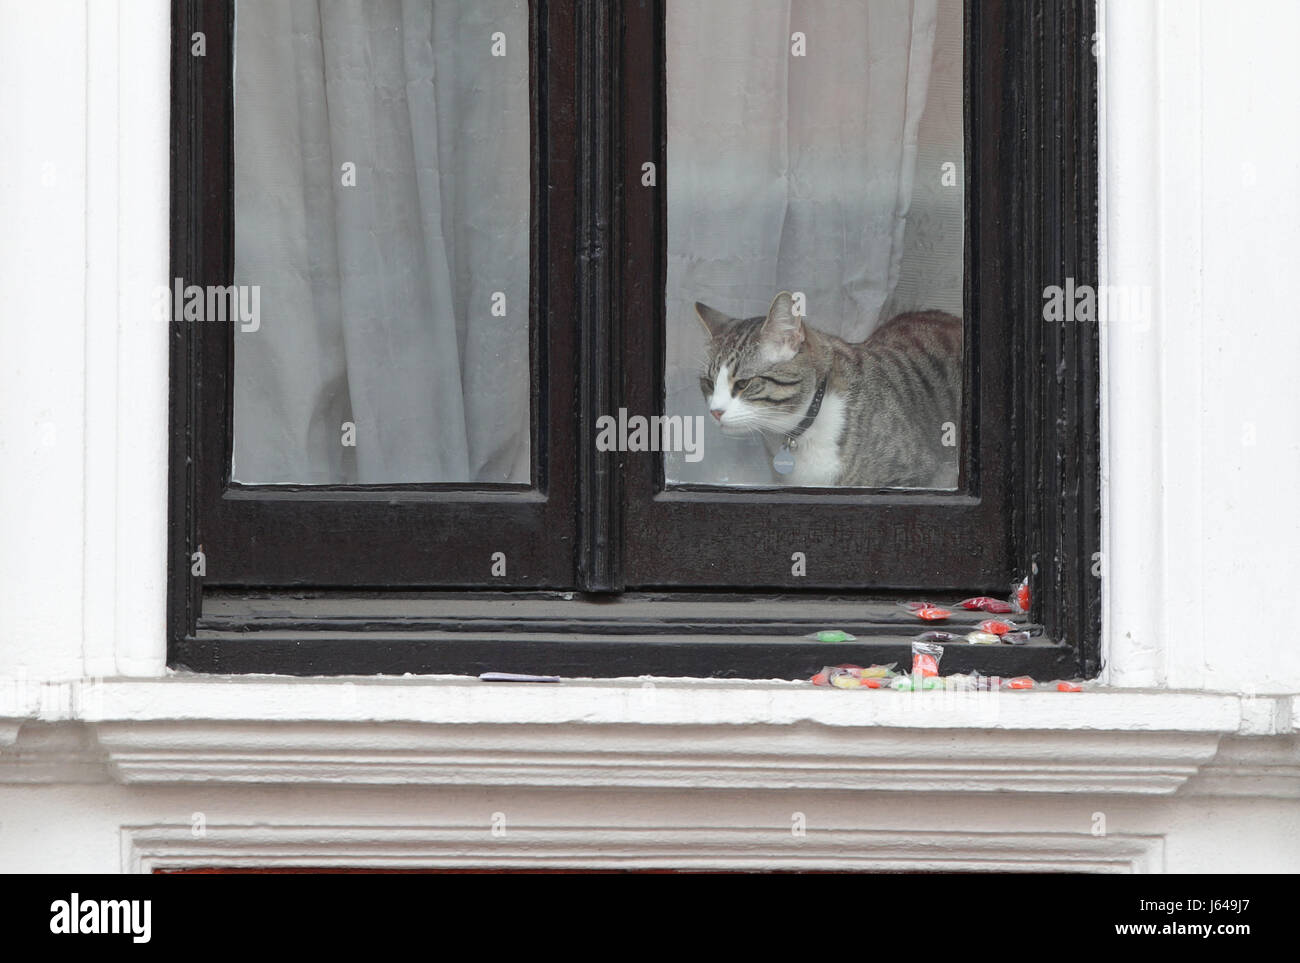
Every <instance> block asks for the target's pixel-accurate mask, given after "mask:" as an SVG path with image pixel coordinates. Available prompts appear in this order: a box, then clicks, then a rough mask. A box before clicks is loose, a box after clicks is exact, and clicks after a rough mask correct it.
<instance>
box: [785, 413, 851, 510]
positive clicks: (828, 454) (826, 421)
mask: <svg viewBox="0 0 1300 963" xmlns="http://www.w3.org/2000/svg"><path fill="white" fill-rule="evenodd" d="M843 431H844V399H843V398H841V397H840V396H839V395H837V394H829V393H828V394H827V395H826V397H824V398H823V399H822V406H821V410H819V411H818V412H817V417H816V419H814V420H813V423H812V426H811V427H810V428H809V429H808V430H807V431H805V432H804V433H803V434H802V435H800V436H799V437H798V438H796V439H795V448H794V450H793V451H792V452H791V454H793V455H794V471H792V472H790V474H788V475H786V476H784V477H783V478H781V481H782V482H783V483H784V484H787V485H797V486H801V487H802V486H807V487H816V488H820V487H826V486H830V485H834V484H835V483H836V482H837V480H838V479H839V477H840V468H841V462H840V435H841V433H842V432H843ZM775 441H776V448H777V449H778V450H779V449H780V447H781V445H782V443H784V441H785V439H784V438H778V439H775Z"/></svg>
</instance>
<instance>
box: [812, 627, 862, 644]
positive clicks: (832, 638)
mask: <svg viewBox="0 0 1300 963" xmlns="http://www.w3.org/2000/svg"><path fill="white" fill-rule="evenodd" d="M804 638H806V639H816V640H817V641H818V642H853V641H856V640H857V636H856V635H849V633H847V632H841V631H840V630H839V629H822V630H821V631H820V632H813V633H812V634H811V635H806V636H804Z"/></svg>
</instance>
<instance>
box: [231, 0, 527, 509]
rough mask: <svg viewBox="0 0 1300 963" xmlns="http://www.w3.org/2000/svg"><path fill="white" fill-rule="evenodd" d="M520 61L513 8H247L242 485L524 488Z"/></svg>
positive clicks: (238, 416) (240, 212) (240, 179)
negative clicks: (251, 299) (248, 299)
mask: <svg viewBox="0 0 1300 963" xmlns="http://www.w3.org/2000/svg"><path fill="white" fill-rule="evenodd" d="M502 42H503V43H504V51H502V49H501V46H500V44H501V43H502ZM494 45H495V47H496V50H495V51H494V49H493V48H494ZM498 52H503V53H504V56H495V55H494V53H498ZM528 57H529V53H528V13H527V4H526V2H525V0H475V2H472V3H465V2H432V0H365V2H361V0H351V2H348V0H335V2H331V0H287V2H276V3H266V2H241V3H239V4H238V6H237V11H236V65H235V128H236V129H235V275H236V277H235V280H236V282H237V283H239V284H248V285H254V284H255V285H259V286H260V288H261V324H260V327H259V328H258V330H256V331H249V332H237V334H236V337H235V378H234V403H235V444H234V461H235V464H234V477H235V478H236V479H237V480H239V481H243V482H251V483H257V482H265V483H279V482H300V483H312V484H318V483H373V482H436V481H453V482H454V481H482V482H527V481H528V479H529V463H530V450H529V365H528V257H529V176H530V163H529V147H530V144H529V125H530V112H529V91H528ZM353 165H354V166H353ZM349 171H354V172H355V174H354V176H355V186H351V185H346V184H345V181H348V180H350V179H351V178H350V177H349ZM497 295H500V296H497ZM494 298H495V300H494ZM502 299H503V300H502ZM494 305H495V306H496V310H495V311H494V310H493V309H494ZM502 307H504V316H501V313H500V312H501V311H502ZM348 422H350V423H352V424H353V425H355V431H354V432H353V436H352V438H353V440H354V441H355V445H348V444H345V443H344V442H345V440H346V439H345V431H344V427H343V426H344V423H348Z"/></svg>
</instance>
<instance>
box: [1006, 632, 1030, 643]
mask: <svg viewBox="0 0 1300 963" xmlns="http://www.w3.org/2000/svg"><path fill="white" fill-rule="evenodd" d="M1002 641H1003V642H1005V643H1007V645H1026V644H1028V642H1029V633H1028V632H1008V633H1006V634H1005V635H1004V636H1002Z"/></svg>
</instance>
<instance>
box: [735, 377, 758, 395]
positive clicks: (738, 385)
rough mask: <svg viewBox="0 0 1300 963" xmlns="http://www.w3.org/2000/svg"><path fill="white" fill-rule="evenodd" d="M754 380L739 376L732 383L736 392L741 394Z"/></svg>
mask: <svg viewBox="0 0 1300 963" xmlns="http://www.w3.org/2000/svg"><path fill="white" fill-rule="evenodd" d="M752 380H753V379H752V378H737V379H736V380H735V381H733V382H732V383H731V389H732V391H734V392H735V393H736V394H740V393H741V392H742V391H744V390H745V389H746V388H748V387H749V383H750V381H752Z"/></svg>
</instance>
